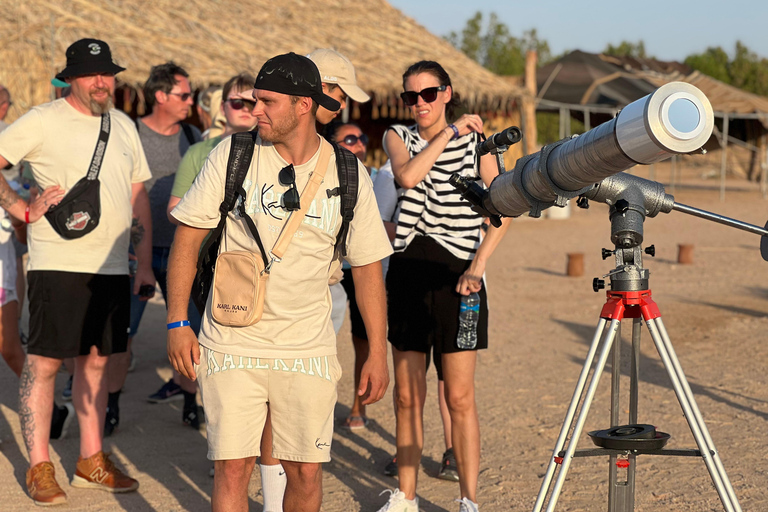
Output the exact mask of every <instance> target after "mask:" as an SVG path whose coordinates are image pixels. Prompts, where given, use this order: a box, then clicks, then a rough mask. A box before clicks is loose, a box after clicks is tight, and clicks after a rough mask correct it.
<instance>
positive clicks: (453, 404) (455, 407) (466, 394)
mask: <svg viewBox="0 0 768 512" xmlns="http://www.w3.org/2000/svg"><path fill="white" fill-rule="evenodd" d="M445 403H446V404H447V405H448V410H449V411H450V412H451V413H463V412H468V411H471V410H472V409H474V407H475V391H474V389H449V388H448V387H446V389H445Z"/></svg>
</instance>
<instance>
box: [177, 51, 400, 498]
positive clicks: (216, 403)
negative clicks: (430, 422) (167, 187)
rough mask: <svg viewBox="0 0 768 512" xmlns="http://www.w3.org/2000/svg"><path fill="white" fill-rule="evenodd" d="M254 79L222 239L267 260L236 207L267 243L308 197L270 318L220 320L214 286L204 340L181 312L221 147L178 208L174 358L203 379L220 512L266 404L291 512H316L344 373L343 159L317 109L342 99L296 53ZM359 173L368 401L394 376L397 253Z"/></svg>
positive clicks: (269, 299)
mask: <svg viewBox="0 0 768 512" xmlns="http://www.w3.org/2000/svg"><path fill="white" fill-rule="evenodd" d="M254 87H255V89H254V91H253V98H254V100H256V105H255V107H254V109H253V114H254V115H255V116H256V118H257V120H258V125H257V126H258V137H257V138H256V141H255V148H254V151H253V158H252V159H251V163H250V167H249V169H248V173H247V175H246V177H245V180H244V182H243V189H244V194H245V197H244V198H243V200H242V205H243V208H242V209H239V212H240V213H235V212H230V213H229V215H228V217H227V221H226V223H227V229H225V230H224V234H223V235H222V238H223V240H222V241H221V247H222V248H237V249H239V250H248V251H252V252H254V253H256V254H257V255H258V257H260V251H259V249H258V246H257V243H256V241H255V239H254V237H253V235H252V234H251V233H250V231H249V229H248V227H247V224H246V222H245V219H244V217H242V216H241V215H247V216H248V217H250V218H251V219H252V220H253V223H254V224H255V226H256V229H257V231H258V234H259V237H260V239H261V241H262V244H263V246H264V248H265V250H266V251H269V250H270V249H271V248H272V247H273V246H274V244H275V241H276V240H277V237H278V235H279V233H280V232H281V231H282V230H283V228H284V225H285V224H286V221H287V220H288V219H290V218H291V216H292V215H296V214H297V211H301V210H300V209H301V207H302V206H303V207H304V208H305V209H306V212H307V213H306V217H304V219H303V221H302V222H301V224H300V225H299V227H298V229H297V231H296V232H295V233H294V235H293V237H292V238H291V242H290V245H289V246H288V248H287V249H286V251H285V254H283V258H282V260H280V261H276V260H273V261H274V262H273V264H272V265H271V272H270V277H269V280H268V281H267V284H266V293H265V303H264V310H263V314H262V316H261V320H259V321H258V322H257V323H255V324H253V325H250V326H246V327H229V326H227V325H223V324H220V323H217V322H216V321H215V320H214V319H213V315H212V309H211V308H212V304H211V301H210V295H211V294H209V302H208V305H207V308H206V311H205V314H204V317H203V323H202V327H201V330H200V335H199V342H198V339H197V338H195V336H194V333H193V332H192V329H190V328H189V324H188V322H186V318H187V317H186V315H187V309H186V304H187V301H188V300H189V293H190V288H191V286H192V281H193V278H194V275H195V268H196V262H197V254H198V251H199V249H200V244H201V242H202V241H203V238H204V237H205V236H206V234H207V233H208V231H209V230H210V229H211V228H215V227H216V226H217V224H218V223H219V220H220V215H221V214H220V212H219V205H220V204H221V203H222V201H223V199H224V187H225V183H226V177H225V174H226V171H227V161H228V156H229V153H230V147H231V138H230V139H226V140H224V141H222V142H221V143H220V144H219V145H218V146H216V148H215V149H214V150H213V151H212V152H211V154H210V155H209V156H208V160H207V161H206V163H205V166H204V167H203V169H202V171H201V172H200V174H198V176H197V178H196V179H195V182H194V183H193V184H192V187H191V188H190V189H189V191H188V192H187V193H186V195H185V196H184V198H183V199H182V200H181V202H180V203H179V204H178V206H177V207H176V208H175V209H174V210H173V211H172V212H171V215H173V217H174V218H176V219H177V220H178V221H179V222H180V225H179V226H178V228H177V229H176V236H175V238H174V243H173V248H172V250H171V257H170V263H169V268H168V294H169V297H168V322H169V324H168V328H169V331H168V354H169V357H170V359H171V363H172V364H173V366H174V367H175V368H176V369H177V370H179V371H180V372H181V373H182V374H184V375H186V376H187V377H189V378H191V379H195V378H197V380H198V383H199V385H200V392H201V395H202V397H203V401H204V403H205V408H206V418H207V421H208V424H207V428H208V458H210V459H212V460H214V461H215V480H214V485H213V496H212V504H213V508H214V510H218V509H220V508H222V507H224V506H226V507H228V508H227V509H228V510H247V508H248V481H249V479H250V475H251V471H252V470H253V468H254V464H255V462H256V457H257V456H258V455H259V454H260V447H259V443H260V436H261V432H262V427H263V426H264V422H265V420H266V416H267V403H268V404H269V414H270V417H271V422H272V430H273V441H272V456H273V457H275V458H277V459H279V460H280V461H281V463H282V465H283V468H284V470H285V473H286V476H287V486H286V490H285V497H284V500H283V510H285V512H297V511H307V512H309V511H311V512H317V511H319V510H320V505H321V502H322V469H321V468H322V466H321V463H323V462H328V461H329V460H330V448H331V438H332V435H333V409H334V405H335V403H336V382H337V381H338V379H339V377H340V375H341V369H340V367H339V363H338V360H337V359H336V337H335V335H334V331H333V326H332V325H331V321H330V309H331V297H330V291H329V289H328V277H329V275H328V272H329V268H330V267H331V263H332V261H333V259H334V258H335V250H334V244H335V241H336V236H337V234H338V231H339V229H340V227H341V224H342V223H341V215H340V197H339V195H338V194H336V195H334V194H332V193H330V192H331V191H333V190H334V189H335V188H336V187H338V186H339V180H338V174H337V171H336V158H335V155H334V151H333V149H332V148H331V147H330V144H329V143H328V142H326V141H325V140H324V139H322V138H321V137H319V135H318V134H317V131H316V128H315V117H316V112H317V109H318V108H319V107H324V108H326V109H328V110H329V111H336V110H338V109H339V107H340V105H339V102H338V101H336V100H334V99H333V98H331V97H329V96H327V95H326V94H324V93H323V90H322V86H321V79H320V74H319V72H318V71H317V67H316V66H315V64H314V63H312V61H310V60H309V59H308V58H306V57H303V56H299V55H296V54H293V53H289V54H285V55H279V56H277V57H274V58H272V59H270V60H268V61H267V62H266V63H265V64H264V66H263V67H262V68H261V71H259V73H258V75H257V77H256V83H255V86H254ZM324 155H329V157H330V158H329V159H328V160H327V164H324V165H326V167H325V169H324V171H325V174H324V177H323V178H322V183H321V184H320V186H319V187H318V188H317V191H316V192H315V193H314V195H313V196H311V197H307V194H306V193H305V194H304V196H303V197H297V195H298V194H295V191H296V190H298V191H303V190H305V187H306V185H307V183H308V181H309V177H310V175H311V174H313V173H314V172H318V169H317V166H318V165H321V164H319V162H320V161H321V157H323V156H324ZM324 162H325V160H324ZM290 170H293V172H290ZM281 171H282V172H281ZM358 177H359V179H358V182H359V186H358V200H357V205H356V207H355V210H354V218H353V219H352V221H351V223H350V225H349V236H348V237H347V253H346V259H347V260H348V261H349V262H350V264H351V265H352V272H353V276H354V279H355V280H356V282H357V284H358V286H359V289H360V290H361V293H360V294H359V296H358V297H359V298H358V300H359V301H360V303H361V304H362V306H361V308H360V309H361V310H362V315H363V318H364V321H365V325H366V328H367V329H368V332H369V333H370V344H371V351H370V356H369V358H368V360H367V361H366V364H365V367H364V368H363V371H362V377H361V385H360V390H359V393H360V394H361V395H363V397H364V400H365V402H366V403H373V402H376V401H378V400H380V399H381V397H382V396H383V395H384V392H385V391H386V388H387V384H388V382H389V377H388V373H387V362H386V346H385V336H386V333H385V322H386V304H385V297H384V282H383V278H382V272H381V262H380V260H381V259H382V258H384V257H386V256H388V255H389V254H390V253H391V252H392V249H391V246H390V244H389V240H388V238H387V235H386V232H385V231H384V227H383V225H382V222H381V219H380V218H379V214H378V208H377V206H376V201H375V199H374V196H373V189H372V185H371V181H370V178H369V177H368V173H367V172H366V170H365V167H363V165H362V163H360V164H359V165H358ZM229 250H232V249H229ZM240 363H242V364H240ZM222 509H223V508H222ZM270 510H272V509H270Z"/></svg>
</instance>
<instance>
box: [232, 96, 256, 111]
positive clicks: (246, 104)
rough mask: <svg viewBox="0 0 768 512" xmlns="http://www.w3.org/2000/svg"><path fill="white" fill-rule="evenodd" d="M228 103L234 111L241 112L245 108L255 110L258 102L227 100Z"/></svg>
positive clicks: (238, 99)
mask: <svg viewBox="0 0 768 512" xmlns="http://www.w3.org/2000/svg"><path fill="white" fill-rule="evenodd" d="M227 103H229V106H230V107H232V110H241V109H242V108H243V107H245V108H247V109H248V110H253V108H254V107H255V106H256V102H255V101H252V100H244V99H241V98H232V99H229V100H227Z"/></svg>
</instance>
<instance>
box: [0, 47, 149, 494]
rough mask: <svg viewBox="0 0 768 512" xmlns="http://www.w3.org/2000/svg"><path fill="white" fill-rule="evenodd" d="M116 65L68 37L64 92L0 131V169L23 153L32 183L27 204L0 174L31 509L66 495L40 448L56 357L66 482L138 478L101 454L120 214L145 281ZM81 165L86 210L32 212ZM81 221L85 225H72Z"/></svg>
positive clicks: (133, 161)
mask: <svg viewBox="0 0 768 512" xmlns="http://www.w3.org/2000/svg"><path fill="white" fill-rule="evenodd" d="M120 71H123V68H122V67H120V66H118V65H116V64H115V63H114V62H113V61H112V54H111V52H110V49H109V46H108V45H107V43H105V42H104V41H99V40H97V39H81V40H80V41H77V42H75V43H74V44H72V45H71V46H70V47H69V48H68V49H67V66H66V68H64V70H62V71H61V73H59V74H58V75H57V78H58V79H60V80H64V81H66V82H67V83H68V84H69V85H70V86H71V94H69V95H68V96H67V97H66V98H62V99H58V100H55V101H52V102H50V103H46V104H43V105H39V106H37V107H34V108H32V109H31V110H30V111H29V112H27V113H26V114H25V115H24V116H22V117H21V118H19V119H18V120H17V121H16V122H15V123H13V124H12V125H11V126H10V127H9V128H8V129H6V130H5V131H3V133H2V134H0V167H3V166H5V165H6V164H7V163H8V162H10V163H16V162H19V161H20V160H22V159H24V160H26V161H27V162H29V163H30V164H31V168H32V174H33V176H34V179H35V181H36V182H37V183H38V184H39V185H40V187H41V188H42V189H44V191H43V193H42V194H40V196H39V197H37V198H36V199H34V200H32V201H30V202H29V203H27V202H25V201H24V200H22V199H20V198H19V197H18V196H17V195H16V194H15V193H14V192H13V191H12V190H11V189H10V188H9V187H8V185H7V184H6V183H5V180H0V207H2V208H4V209H6V210H7V211H8V212H9V213H10V214H11V215H13V216H14V217H16V218H17V219H19V220H22V221H24V222H26V223H27V224H28V227H27V229H28V231H27V232H28V239H29V264H28V270H29V273H28V275H29V303H30V306H29V310H30V328H31V330H30V336H29V345H28V355H27V358H26V361H25V363H24V369H23V371H22V375H21V385H20V391H19V396H20V398H19V418H20V421H21V430H22V435H23V437H24V442H25V444H26V447H27V450H28V452H29V459H30V469H29V471H28V472H27V478H26V482H27V489H28V491H29V494H30V497H31V498H32V499H33V500H34V501H35V502H36V504H39V505H55V504H58V503H63V502H65V501H66V494H65V493H64V491H63V490H62V489H61V487H59V485H58V483H57V482H56V479H55V476H54V466H53V464H51V462H50V455H49V453H48V440H49V429H48V425H49V424H50V420H51V410H52V404H53V392H54V384H55V377H56V373H57V372H58V369H59V367H60V365H61V361H62V359H64V358H70V357H74V358H75V376H74V385H73V390H72V401H73V403H74V405H75V410H76V411H77V417H78V423H79V425H80V457H79V459H78V462H77V467H76V470H75V472H74V477H73V479H72V483H71V484H72V486H74V487H83V488H91V489H100V490H105V491H109V492H128V491H134V490H136V489H137V488H138V485H139V484H138V482H137V481H136V480H134V479H132V478H130V477H128V476H126V475H125V474H123V473H122V472H121V471H120V470H119V469H117V468H116V467H115V465H114V464H113V463H112V461H111V460H110V459H109V457H108V455H107V454H105V453H104V452H103V451H102V432H103V429H104V414H105V410H106V402H107V388H106V373H105V368H106V364H107V359H108V356H109V355H110V354H113V353H119V352H124V351H125V349H126V343H127V337H128V336H127V334H128V333H127V331H128V318H129V314H130V296H129V294H130V290H129V279H128V258H127V253H128V240H129V236H130V233H131V225H132V219H135V222H134V224H135V227H136V228H137V229H136V232H137V235H136V236H135V238H134V247H135V249H136V253H137V257H138V263H139V269H138V272H137V275H136V280H135V287H134V290H133V292H134V293H137V292H138V290H139V287H140V286H142V285H149V287H150V288H152V289H153V288H154V277H153V275H152V270H151V218H150V211H149V200H148V198H147V192H146V190H145V188H144V184H143V182H144V181H145V180H147V179H148V178H149V177H150V172H149V168H148V166H147V161H146V158H145V156H144V152H143V151H142V148H141V143H140V141H139V137H138V133H137V132H136V128H135V126H134V124H133V122H132V121H131V120H130V118H128V116H126V115H125V114H123V113H121V112H119V111H117V110H115V109H114V108H113V105H112V96H113V94H114V90H115V74H116V73H119V72H120ZM91 155H93V156H91ZM89 162H90V163H89ZM89 171H94V172H96V171H98V173H97V174H96V178H97V179H98V181H99V182H100V184H99V188H97V189H96V192H95V199H94V200H93V202H92V204H91V208H90V209H85V208H82V207H77V208H74V207H73V208H72V210H71V212H69V213H68V214H67V215H69V217H66V216H65V217H66V218H65V222H64V223H63V224H64V226H63V227H62V226H61V225H57V229H54V224H53V221H49V220H48V219H47V218H46V219H42V216H43V214H44V213H45V212H46V211H48V209H49V208H50V207H51V206H53V205H56V204H58V203H59V202H60V201H62V200H63V201H64V202H65V204H66V203H68V202H69V199H70V198H68V197H64V194H65V192H66V191H68V190H69V189H72V188H73V186H74V185H75V184H76V183H77V182H78V181H79V180H81V179H82V178H84V177H86V174H89V175H90V176H89V179H92V177H93V174H92V173H91V172H89ZM94 224H95V228H94V227H93V225H94ZM86 228H89V229H90V228H92V231H91V232H87V234H84V235H83V234H82V233H78V231H83V230H84V229H86ZM142 233H143V235H144V236H143V237H142V236H141V234H142Z"/></svg>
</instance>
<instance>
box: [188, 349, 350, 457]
mask: <svg viewBox="0 0 768 512" xmlns="http://www.w3.org/2000/svg"><path fill="white" fill-rule="evenodd" d="M195 371H196V372H197V382H198V383H199V385H200V397H201V399H202V400H203V407H204V408H205V419H206V424H207V430H208V458H209V459H211V460H227V459H243V458H246V457H255V456H258V455H261V449H260V443H261V434H262V431H263V429H264V422H265V421H266V418H267V403H268V404H269V410H270V413H271V418H272V433H273V434H272V456H273V457H275V458H277V459H281V460H289V461H295V462H328V461H330V460H331V439H332V438H333V410H334V407H335V406H336V383H337V382H338V381H339V379H340V378H341V366H340V365H339V361H338V359H337V358H336V356H335V355H331V356H322V357H308V358H304V359H258V358H253V357H242V356H232V355H228V354H222V353H220V352H214V351H212V350H209V349H207V348H205V347H202V346H201V347H200V365H199V366H196V368H195Z"/></svg>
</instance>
